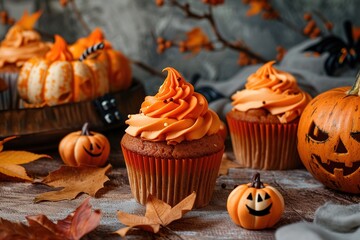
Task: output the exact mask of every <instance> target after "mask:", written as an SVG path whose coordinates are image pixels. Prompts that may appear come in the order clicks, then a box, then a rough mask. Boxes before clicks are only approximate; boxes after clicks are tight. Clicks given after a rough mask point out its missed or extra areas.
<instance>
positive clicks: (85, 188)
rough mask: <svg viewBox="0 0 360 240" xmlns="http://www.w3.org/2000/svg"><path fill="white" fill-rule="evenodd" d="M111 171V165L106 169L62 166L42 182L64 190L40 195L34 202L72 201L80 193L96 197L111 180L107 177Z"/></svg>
mask: <svg viewBox="0 0 360 240" xmlns="http://www.w3.org/2000/svg"><path fill="white" fill-rule="evenodd" d="M110 169H111V165H110V164H109V165H107V166H106V167H104V168H97V167H72V166H62V167H61V168H60V169H58V170H55V171H54V172H51V173H50V174H49V175H48V176H46V177H45V178H44V179H43V180H42V181H41V183H43V184H46V185H48V186H50V187H55V188H59V187H62V189H60V190H57V191H50V192H46V193H42V194H39V195H38V196H36V197H35V200H34V201H35V202H41V201H53V202H55V201H61V200H71V199H74V198H76V197H77V196H78V195H79V194H80V193H87V194H89V195H90V196H93V197H95V194H96V193H97V192H98V191H99V190H100V189H101V188H103V187H104V183H105V182H107V181H109V180H110V179H109V178H108V177H107V176H106V173H107V172H108V171H109V170H110Z"/></svg>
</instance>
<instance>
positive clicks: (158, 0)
mask: <svg viewBox="0 0 360 240" xmlns="http://www.w3.org/2000/svg"><path fill="white" fill-rule="evenodd" d="M155 4H156V5H157V6H158V7H161V6H162V5H164V0H155Z"/></svg>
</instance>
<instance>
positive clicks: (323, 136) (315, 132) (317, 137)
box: [308, 122, 329, 142]
mask: <svg viewBox="0 0 360 240" xmlns="http://www.w3.org/2000/svg"><path fill="white" fill-rule="evenodd" d="M308 136H309V137H310V138H311V139H312V140H314V141H316V142H325V141H326V140H327V139H328V138H329V134H327V133H326V132H324V131H323V130H321V129H320V128H319V127H318V126H317V125H316V124H315V123H314V122H312V123H311V125H310V129H309V135H308Z"/></svg>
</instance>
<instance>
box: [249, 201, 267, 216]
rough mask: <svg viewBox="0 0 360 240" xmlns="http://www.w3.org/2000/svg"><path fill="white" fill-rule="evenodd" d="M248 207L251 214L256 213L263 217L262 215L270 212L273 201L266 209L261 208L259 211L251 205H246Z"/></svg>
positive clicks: (255, 214)
mask: <svg viewBox="0 0 360 240" xmlns="http://www.w3.org/2000/svg"><path fill="white" fill-rule="evenodd" d="M245 206H246V208H247V209H248V210H249V213H250V214H251V215H254V216H258V217H261V216H265V215H267V214H269V213H270V208H271V207H272V203H271V204H270V205H269V206H268V207H267V208H265V209H263V210H260V211H257V210H255V209H252V208H251V207H249V206H248V205H245Z"/></svg>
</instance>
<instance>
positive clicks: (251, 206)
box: [226, 173, 284, 229]
mask: <svg viewBox="0 0 360 240" xmlns="http://www.w3.org/2000/svg"><path fill="white" fill-rule="evenodd" d="M226 207H227V210H228V213H229V215H230V218H231V219H232V220H233V222H234V223H235V224H237V225H240V226H241V227H243V228H246V229H264V228H269V227H272V226H273V225H275V223H277V222H278V221H279V219H280V217H281V215H282V213H283V212H284V199H283V197H282V196H281V194H280V193H279V192H278V191H277V190H276V189H275V188H273V187H271V186H269V185H267V184H263V183H262V182H261V181H260V174H259V173H256V174H255V175H254V178H253V181H252V183H248V184H242V185H240V186H238V187H236V188H235V189H234V190H233V191H232V192H231V193H230V195H229V197H228V199H227V204H226Z"/></svg>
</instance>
